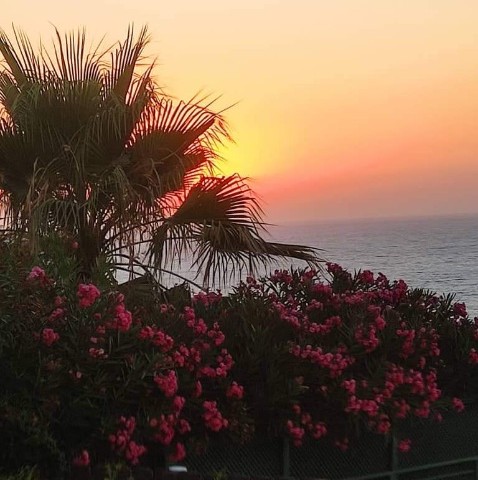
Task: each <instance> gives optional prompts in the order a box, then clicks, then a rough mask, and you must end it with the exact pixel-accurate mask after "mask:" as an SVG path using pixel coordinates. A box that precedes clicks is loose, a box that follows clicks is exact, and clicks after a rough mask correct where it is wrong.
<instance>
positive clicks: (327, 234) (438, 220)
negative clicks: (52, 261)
mask: <svg viewBox="0 0 478 480" xmlns="http://www.w3.org/2000/svg"><path fill="white" fill-rule="evenodd" d="M268 231H269V237H267V238H270V239H271V240H274V241H278V242H284V243H293V244H301V245H308V246H312V247H316V248H319V249H321V251H320V252H319V254H320V256H321V258H323V259H324V260H327V261H331V262H335V263H338V264H339V265H341V266H343V267H345V268H347V269H348V270H349V271H351V272H353V271H354V270H359V269H360V270H365V269H368V270H371V271H372V272H374V273H375V274H377V273H379V272H381V273H383V274H384V275H386V276H387V277H388V278H389V279H390V280H398V279H403V280H404V281H405V282H406V283H407V284H408V285H409V286H411V287H417V288H425V289H428V290H432V291H433V292H436V293H438V294H448V293H454V294H456V301H460V302H465V303H466V306H467V309H468V313H469V314H470V315H471V316H478V216H454V217H428V218H408V219H387V220H375V219H374V220H347V221H327V222H325V221H324V222H309V223H301V224H300V223H294V224H292V223H291V224H283V225H276V226H270V227H269V228H268ZM299 266H304V264H302V265H301V264H300V263H298V262H296V261H294V260H292V259H291V260H285V261H284V262H280V264H279V266H274V265H272V266H271V267H270V268H269V271H261V272H259V273H258V275H257V276H262V275H265V274H267V273H269V272H270V271H271V270H274V269H275V268H278V267H279V268H290V267H299ZM173 270H174V271H175V272H176V273H179V274H180V275H181V276H183V277H185V278H189V279H191V280H193V279H195V273H196V272H194V271H193V270H192V269H191V266H190V263H189V262H187V261H185V262H183V263H182V264H181V266H180V267H179V266H178V265H177V264H176V265H175V267H174V268H173ZM243 278H244V275H243ZM126 279H127V276H126V275H125V274H123V273H120V275H118V280H119V281H124V280H126ZM181 282H182V280H181V279H179V278H177V277H170V276H168V275H164V276H163V278H162V283H163V284H164V285H167V286H172V285H174V284H176V283H181ZM196 282H198V283H201V280H198V279H196ZM237 282H238V279H236V280H234V281H232V282H231V283H232V285H235V284H237ZM212 287H214V286H212ZM221 287H222V290H223V291H228V290H229V289H230V286H227V285H226V286H224V285H222V286H221ZM193 290H197V289H194V288H193Z"/></svg>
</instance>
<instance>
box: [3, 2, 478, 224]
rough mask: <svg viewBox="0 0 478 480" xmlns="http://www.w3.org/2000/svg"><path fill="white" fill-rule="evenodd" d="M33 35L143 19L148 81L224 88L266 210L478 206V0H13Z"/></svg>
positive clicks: (282, 216) (184, 91)
mask: <svg viewBox="0 0 478 480" xmlns="http://www.w3.org/2000/svg"><path fill="white" fill-rule="evenodd" d="M2 3H4V5H3V4H2V19H3V22H2V23H1V26H2V27H3V28H5V29H7V30H8V29H9V28H10V24H11V23H14V24H15V25H17V26H20V27H22V28H23V29H24V30H25V31H26V32H27V33H29V34H30V35H32V36H33V38H37V37H38V36H39V35H42V37H44V38H45V39H48V38H49V37H51V35H52V27H51V24H54V25H56V26H57V27H59V28H60V29H61V30H69V29H72V28H76V27H78V26H86V27H87V30H88V32H89V34H90V37H92V38H94V39H96V40H99V39H100V38H101V37H102V36H103V35H104V34H107V38H108V39H109V40H111V41H114V40H117V39H120V38H124V36H125V33H126V29H127V26H128V24H129V23H131V22H134V23H135V24H136V25H137V26H138V27H140V26H141V25H142V24H148V25H149V27H150V32H151V34H152V37H153V41H152V43H151V45H150V47H149V53H150V54H151V56H152V57H157V58H158V68H157V70H156V74H157V80H158V83H159V84H161V85H162V86H164V87H165V88H166V91H167V92H168V93H170V94H173V95H175V96H177V97H180V98H188V97H191V96H192V95H193V94H195V93H196V92H197V91H198V90H202V91H203V92H205V93H211V94H221V95H222V98H221V99H220V101H219V103H218V107H225V106H227V105H230V104H233V103H236V102H238V103H237V105H236V106H234V108H232V109H231V110H229V112H228V113H227V118H228V120H229V123H230V126H231V130H232V134H233V136H234V138H235V140H236V144H235V145H231V146H229V147H228V148H226V149H224V151H223V152H221V153H223V155H224V156H225V157H226V158H227V159H228V162H227V163H225V164H224V165H222V169H223V171H224V172H225V173H231V172H235V171H237V172H239V173H241V174H242V175H245V176H249V177H252V178H253V181H252V185H253V188H254V190H255V191H256V192H257V193H258V194H259V196H260V197H261V199H262V201H263V207H264V210H265V212H266V219H267V220H268V221H271V222H284V221H289V220H313V219H329V218H361V217H389V216H407V215H428V214H454V213H478V186H477V183H478V28H477V25H478V1H477V0H175V1H171V0H169V1H161V0H136V1H131V0H82V1H80V2H73V1H70V0H62V1H59V0H42V1H36V0H15V1H6V0H4V1H3V2H2Z"/></svg>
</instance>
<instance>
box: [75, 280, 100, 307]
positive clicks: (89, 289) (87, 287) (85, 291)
mask: <svg viewBox="0 0 478 480" xmlns="http://www.w3.org/2000/svg"><path fill="white" fill-rule="evenodd" d="M76 296H77V297H78V301H79V306H80V307H81V308H88V307H91V306H92V305H93V304H94V303H95V301H96V299H97V298H98V297H99V296H100V291H99V290H98V288H97V287H96V286H95V285H93V284H91V283H88V284H85V283H80V285H78V290H77V292H76Z"/></svg>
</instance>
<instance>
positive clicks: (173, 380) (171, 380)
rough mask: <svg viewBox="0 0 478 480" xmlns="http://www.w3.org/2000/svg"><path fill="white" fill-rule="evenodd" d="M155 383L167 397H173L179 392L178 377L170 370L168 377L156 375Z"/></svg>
mask: <svg viewBox="0 0 478 480" xmlns="http://www.w3.org/2000/svg"><path fill="white" fill-rule="evenodd" d="M154 383H155V384H156V385H157V386H158V387H159V389H160V390H161V391H162V392H163V393H164V395H165V396H166V397H173V396H174V395H175V394H176V392H177V391H178V377H177V376H176V372H175V371H174V370H170V371H169V372H168V373H167V374H166V375H163V374H160V373H159V374H156V375H155V376H154Z"/></svg>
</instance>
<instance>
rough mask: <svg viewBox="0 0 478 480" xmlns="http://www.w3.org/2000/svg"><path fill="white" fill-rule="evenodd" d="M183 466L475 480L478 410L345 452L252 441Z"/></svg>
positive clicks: (264, 473)
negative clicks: (405, 448) (406, 445)
mask: <svg viewBox="0 0 478 480" xmlns="http://www.w3.org/2000/svg"><path fill="white" fill-rule="evenodd" d="M401 438H410V439H411V441H412V449H411V450H410V451H409V452H408V453H400V452H399V451H398V449H397V443H398V439H401ZM187 466H188V469H189V471H196V472H199V473H202V474H209V475H210V474H212V473H219V472H223V473H225V474H227V475H228V476H247V477H275V478H280V477H282V478H287V477H289V478H290V477H292V478H314V479H352V478H354V479H360V480H366V479H370V480H372V479H377V480H378V479H382V478H383V479H391V480H425V479H426V480H435V479H442V478H443V479H446V478H456V479H463V480H464V479H475V480H478V410H476V409H474V410H470V411H466V412H464V413H462V414H460V415H450V416H449V417H448V418H445V419H444V420H443V421H442V422H440V423H430V422H423V423H422V422H415V423H413V424H408V425H405V426H403V427H402V428H401V429H400V431H397V432H396V435H395V436H394V437H383V436H381V435H375V434H371V433H366V434H363V435H362V436H361V437H360V438H359V440H358V441H356V442H355V444H354V445H353V447H352V448H350V449H349V450H348V451H346V452H342V451H340V450H338V449H337V448H335V447H333V446H331V445H328V444H327V443H325V442H316V443H313V442H310V443H308V444H306V445H304V446H303V447H300V448H295V447H293V446H291V445H290V444H289V442H288V441H287V440H280V439H276V440H269V439H256V440H254V441H253V442H251V443H249V444H247V445H243V446H238V445H234V444H229V443H226V442H217V443H213V444H211V445H210V447H209V449H208V452H207V453H206V454H205V455H201V456H198V457H195V456H190V457H188V461H187Z"/></svg>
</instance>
